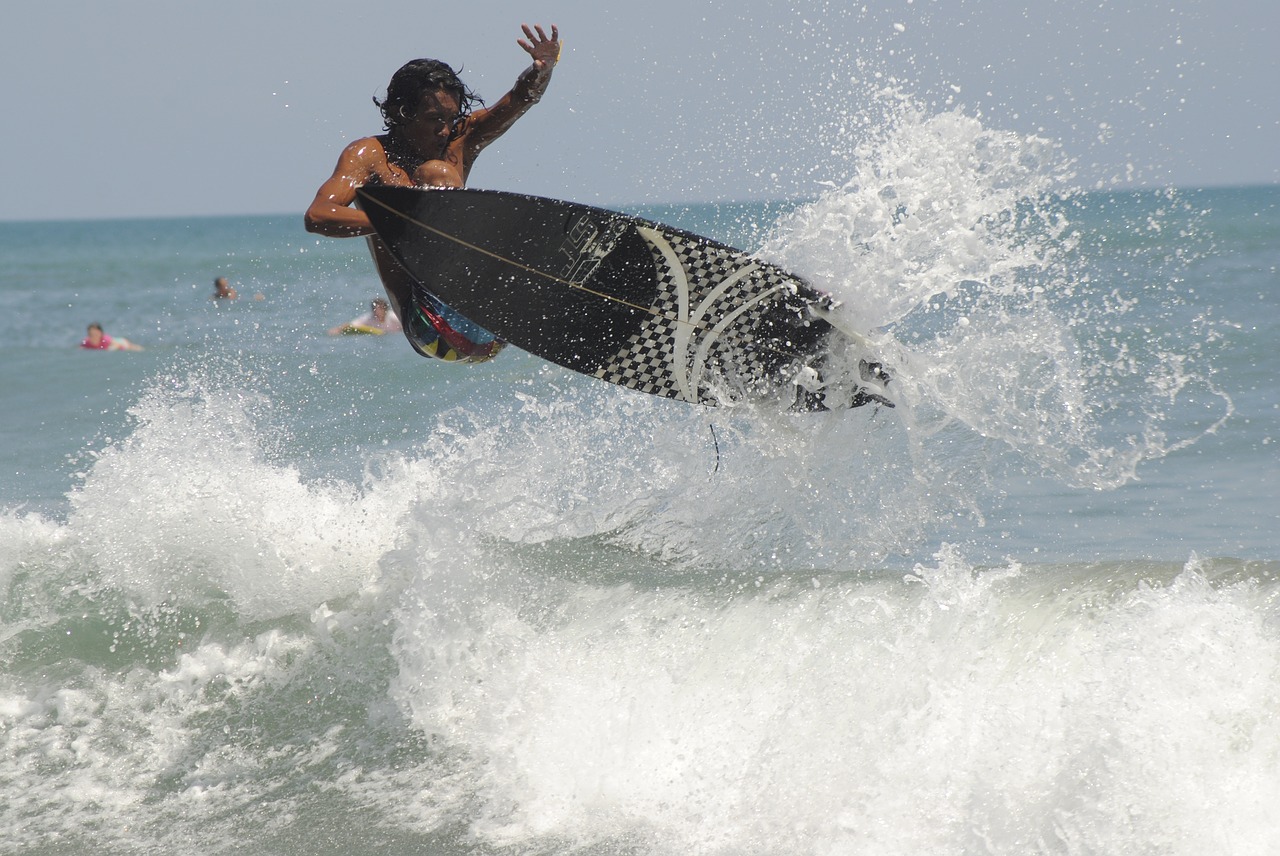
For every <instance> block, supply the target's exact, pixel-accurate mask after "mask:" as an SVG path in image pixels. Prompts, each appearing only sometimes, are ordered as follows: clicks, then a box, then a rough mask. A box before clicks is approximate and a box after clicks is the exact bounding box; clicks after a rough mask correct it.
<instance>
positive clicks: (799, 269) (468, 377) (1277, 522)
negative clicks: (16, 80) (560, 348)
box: [0, 114, 1280, 856]
mask: <svg viewBox="0 0 1280 856" xmlns="http://www.w3.org/2000/svg"><path fill="white" fill-rule="evenodd" d="M867 146H868V147H867V148H866V149H865V150H863V151H861V152H859V153H858V155H859V156H858V157H857V158H856V159H855V160H854V161H853V163H854V164H855V165H854V167H852V168H851V169H850V170H849V171H848V174H847V175H844V176H841V178H840V180H839V181H833V182H831V183H830V184H829V185H827V186H824V187H822V188H819V189H818V190H817V192H815V195H814V196H813V197H812V198H809V199H804V200H776V201H772V202H740V203H723V204H699V205H684V204H670V205H667V204H646V205H635V206H622V205H618V206H614V207H618V208H624V209H625V210H628V211H629V212H631V213H636V214H640V215H644V216H648V217H652V218H655V219H659V220H662V221H664V222H668V223H671V224H673V225H676V226H680V227H684V228H687V229H690V230H693V231H695V232H699V233H702V234H707V235H710V236H712V237H715V238H719V239H721V240H724V241H727V242H729V243H733V244H735V245H738V246H742V247H744V248H747V249H751V250H753V251H758V252H759V253H760V254H761V255H762V256H763V257H765V258H768V259H770V260H772V261H775V262H777V263H779V264H781V265H783V266H784V267H786V268H788V269H790V270H793V271H794V272H796V273H798V274H801V275H803V276H805V277H806V278H808V279H809V280H810V281H811V282H813V283H814V284H815V285H817V286H818V287H820V288H823V289H824V290H827V291H830V292H831V293H833V294H834V295H835V296H836V297H838V298H839V299H840V300H841V301H843V302H842V305H841V307H840V310H839V311H840V312H842V313H844V316H845V320H846V322H847V323H849V324H851V325H854V326H857V327H858V328H859V329H861V330H863V331H865V332H866V334H867V335H868V336H869V337H870V338H871V339H872V341H873V342H875V343H876V346H877V347H878V348H880V349H881V352H882V353H883V356H884V359H885V361H886V363H887V364H889V365H890V366H892V368H893V372H894V375H895V377H894V380H893V383H892V384H891V389H892V390H894V395H895V398H896V400H897V403H898V406H897V407H896V408H895V409H892V410H890V409H887V408H879V409H876V408H870V407H866V408H860V409H858V410H853V411H843V412H834V413H823V414H804V415H800V414H788V413H785V412H781V411H779V410H777V409H773V408H769V407H755V406H744V407H735V408H718V409H705V408H698V407H693V406H688V405H684V404H680V403H676V402H671V401H665V400H660V399H657V398H653V397H649V396H645V395H641V394H639V393H634V392H630V391H627V390H623V389H619V388H616V387H612V386H609V385H606V384H603V383H599V382H597V381H593V380H590V379H587V378H584V377H581V376H578V375H574V374H572V373H570V372H567V371H565V370H562V369H559V368H557V367H555V366H551V365H548V364H546V363H543V362H541V361H539V360H538V359H536V358H534V357H532V356H530V355H528V354H526V353H523V352H520V351H518V350H516V349H514V348H509V349H508V350H507V351H506V352H504V353H503V354H502V355H501V357H500V358H499V359H497V360H494V361H493V362H490V363H487V364H483V365H477V366H466V367H463V366H456V365H449V364H445V363H441V362H437V361H430V360H425V359H422V358H420V357H418V356H416V355H415V354H414V353H413V352H412V350H411V349H410V348H409V346H408V345H407V344H406V343H405V342H404V341H403V339H401V338H400V337H398V336H383V337H371V336H342V337H330V336H327V335H326V330H327V329H328V328H329V327H331V326H334V325H336V324H339V323H341V322H343V321H346V320H348V319H349V318H352V317H354V316H356V315H358V314H360V313H361V312H363V311H364V309H365V308H366V306H367V304H368V301H369V300H370V298H372V297H374V296H376V295H377V294H378V293H379V290H380V287H379V285H378V282H377V279H376V276H375V274H374V272H373V269H372V265H371V263H370V262H369V260H368V257H367V253H366V250H365V247H364V244H363V242H361V241H351V240H347V241H341V240H330V239H323V238H317V237H316V236H312V235H308V234H306V233H305V232H304V231H303V229H302V219H301V212H298V213H297V214H290V215H288V216H279V217H261V216H258V217H232V218H209V219H169V220H138V221H95V222H40V223H16V222H10V223H0V278H2V284H0V364H2V365H3V368H0V401H3V406H4V415H3V417H2V418H0V851H2V852H4V853H14V854H89V853H103V854H106V853H110V854H174V853H183V854H233V853H245V854H281V856H284V854H365V853H368V854H373V853H377V854H420V853H430V854H561V853H575V854H635V856H639V854H734V856H738V854H788V856H791V854H876V856H886V854H921V853H929V854H1031V853H1045V854H1109V856H1115V854H1148V853H1150V854H1157V853H1158V854H1196V856H1199V854H1205V853H1231V854H1236V856H1242V854H1259V856H1262V854H1274V853H1276V852H1280V814H1278V810H1277V806H1280V772H1278V771H1280V579H1278V575H1280V466H1278V463H1277V462H1278V456H1277V441H1280V421H1278V414H1280V372H1277V369H1276V365H1277V363H1276V359H1275V356H1274V352H1275V342H1276V341H1277V339H1278V338H1280V187H1242V188H1225V189H1190V188H1177V189H1148V190H1117V189H1106V188H1102V189H1098V188H1077V187H1075V186H1073V184H1072V179H1071V178H1070V175H1069V170H1068V169H1066V168H1064V166H1063V164H1062V161H1061V156H1060V154H1055V153H1054V152H1053V151H1052V150H1051V148H1052V147H1048V149H1047V148H1046V146H1045V145H1044V144H1043V141H1038V140H1035V139H1033V138H1023V137H1018V136H1014V135H1011V134H1007V133H1003V132H999V131H993V130H990V129H987V128H984V127H982V126H981V124H980V123H978V122H977V121H976V120H973V119H969V118H966V117H964V116H960V115H958V114H941V115H935V116H929V117H924V116H920V117H915V118H913V119H907V120H904V121H902V122H901V123H900V124H899V125H898V126H897V127H896V128H895V129H894V131H893V132H892V133H891V134H887V135H886V136H885V137H884V138H881V139H878V140H876V141H873V142H868V143H867ZM217 276H226V277H228V278H229V280H230V281H231V283H232V285H233V286H234V287H235V288H237V289H238V291H239V293H240V298H239V299H238V300H236V301H234V302H215V301H214V300H212V299H210V295H211V294H212V283H213V279H214V278H215V277H217ZM257 295H261V299H255V297H256V296H257ZM90 322H100V323H101V324H102V325H103V326H104V327H105V329H106V331H107V333H109V334H111V335H114V336H123V337H127V338H129V339H130V340H132V341H134V342H135V343H137V344H140V345H142V346H143V347H144V348H145V350H143V351H140V352H111V353H102V352H87V351H82V350H80V349H79V348H78V347H77V345H78V343H79V341H80V340H81V338H83V336H84V332H85V326H86V325H87V324H88V323H90Z"/></svg>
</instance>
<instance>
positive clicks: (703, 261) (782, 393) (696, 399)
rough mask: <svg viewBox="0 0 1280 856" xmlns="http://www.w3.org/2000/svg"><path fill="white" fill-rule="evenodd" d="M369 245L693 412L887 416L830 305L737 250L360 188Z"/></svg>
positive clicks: (556, 214)
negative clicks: (733, 408)
mask: <svg viewBox="0 0 1280 856" xmlns="http://www.w3.org/2000/svg"><path fill="white" fill-rule="evenodd" d="M357 202H358V204H359V206H360V208H361V209H362V210H363V211H365V213H366V214H368V215H369V219H370V220H371V221H372V222H373V226H374V228H375V230H376V231H377V235H378V238H379V239H380V240H381V241H382V242H383V244H385V245H386V247H387V249H388V250H389V251H390V252H391V254H392V256H394V257H395V259H396V260H397V261H398V262H399V263H400V264H401V265H402V266H403V267H404V268H405V269H406V270H407V271H408V272H409V273H410V275H411V276H413V277H414V278H415V279H416V280H417V281H418V282H419V283H421V284H422V286H423V287H425V288H426V289H427V290H428V291H430V292H431V293H432V294H434V295H435V296H436V297H438V298H439V299H440V300H441V301H443V302H444V303H446V304H448V305H449V306H450V307H451V308H453V309H454V310H456V311H458V312H459V313H461V314H462V315H465V316H466V317H467V318H469V319H471V320H472V321H474V322H475V323H477V324H479V325H481V326H482V327H485V328H486V329H488V330H490V331H491V332H493V333H494V334H495V335H497V336H499V337H500V338H502V339H504V340H506V341H508V342H510V343H511V344H513V345H516V346H517V347H519V348H522V349H524V350H526V351H529V352H530V353H532V354H535V355H537V356H539V357H542V358H543V359H546V360H550V361H551V362H554V363H557V364H559V365H561V366H564V367H566V368H569V369H573V370H574V371H577V372H581V373H583V374H586V375H589V376H591V377H595V378H599V379H600V380H604V381H608V382H609V383H614V384H618V385H620V386H624V387H628V388H630V389H635V390H639V391H641V392H646V393H649V394H652V395H658V396H663V397H666V398H674V399H677V400H680V401H687V402H691V403H696V404H703V405H717V404H721V405H723V404H730V403H736V402H740V401H747V400H760V399H772V400H779V401H781V402H783V403H784V404H787V405H789V406H792V407H793V408H795V409H801V410H822V409H836V408H841V407H854V406H858V405H860V404H866V403H872V402H874V403H881V404H886V405H889V406H892V404H891V403H890V402H889V400H888V399H887V398H885V397H884V389H883V386H884V383H886V382H887V379H888V378H887V375H886V374H884V372H883V371H882V370H881V369H880V368H879V366H878V363H876V362H875V358H874V355H872V354H869V353H866V352H865V349H864V348H863V345H862V343H861V341H860V340H859V339H858V338H857V337H856V334H852V333H851V332H850V333H849V334H846V333H844V332H842V331H840V330H838V329H836V328H835V327H833V326H832V325H831V323H830V322H829V321H828V320H827V319H826V316H827V313H828V312H829V310H830V308H831V300H830V298H828V297H827V296H826V295H824V294H821V293H820V292H818V291H816V290H815V289H813V288H812V287H810V286H809V285H808V284H807V283H805V282H804V281H803V280H801V279H800V278H798V277H795V276H793V275H791V274H789V273H787V272H786V271H783V270H781V269H779V268H777V267H775V266H773V265H770V264H767V263H765V262H762V261H760V260H759V259H756V258H753V257H751V256H750V255H748V254H746V253H744V252H742V251H741V250H737V249H734V248H733V247H729V246H726V245H724V244H721V243H718V242H716V241H712V240H710V239H708V238H704V237H702V236H699V235H695V234H692V233H690V232H686V231H683V230H680V229H675V228H672V227H670V226H665V225H663V224H660V223H655V222H652V221H649V220H644V219H641V218H637V217H632V216H629V215H626V214H621V213H619V212H616V211H609V210H605V209H601V208H594V207H591V206H587V205H579V204H577V203H573V202H565V201H561V200H556V199H546V198H543V197H537V196H526V195H522V194H515V193H506V192H502V191H493V190H461V189H451V188H407V187H380V186H374V187H364V188H360V189H359V191H358V192H357Z"/></svg>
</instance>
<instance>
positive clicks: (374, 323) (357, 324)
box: [329, 297, 404, 336]
mask: <svg viewBox="0 0 1280 856" xmlns="http://www.w3.org/2000/svg"><path fill="white" fill-rule="evenodd" d="M403 330H404V328H403V327H401V326H400V319H399V318H397V317H396V313H394V312H392V311H391V307H390V306H389V305H388V304H387V301H385V300H383V299H382V298H381V297H375V298H374V299H373V300H372V301H371V302H370V303H369V311H368V312H366V313H364V314H363V315H361V316H360V317H359V318H352V319H351V320H350V321H348V322H347V323H346V324H339V325H338V326H337V327H331V328H329V335H330V336H342V335H345V334H349V333H373V334H382V333H400V332H402V331H403Z"/></svg>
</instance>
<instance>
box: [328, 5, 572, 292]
mask: <svg viewBox="0 0 1280 856" xmlns="http://www.w3.org/2000/svg"><path fill="white" fill-rule="evenodd" d="M521 28H522V29H523V30H524V35H525V38H523V39H518V40H517V43H518V44H519V45H520V47H521V48H523V49H524V50H525V52H526V53H528V54H529V56H530V57H532V58H533V64H532V65H530V66H529V67H528V68H527V69H525V70H524V71H523V72H522V73H521V74H520V76H519V77H518V78H517V79H516V83H515V86H513V87H512V88H511V91H510V92H508V93H507V94H506V95H503V96H502V97H501V98H499V99H498V100H497V101H496V102H494V104H493V105H492V106H489V107H485V106H483V104H484V102H482V101H480V99H479V98H478V97H477V96H476V95H475V94H474V93H472V92H471V91H470V90H469V89H467V88H466V86H465V85H464V84H463V83H462V81H461V80H459V79H458V77H457V75H456V74H454V72H453V69H451V68H450V67H449V66H447V65H445V64H444V63H442V62H439V61H437V60H414V61H413V62H410V63H407V64H406V65H405V66H404V67H402V68H401V69H400V70H399V71H397V72H396V74H395V76H393V77H392V79H391V84H390V85H388V87H387V98H386V100H385V101H382V102H378V101H377V99H374V100H375V103H377V104H378V106H379V108H380V109H381V110H382V114H383V117H384V119H385V123H386V130H387V133H385V134H379V135H378V136H375V137H364V138H362V139H359V140H356V141H355V142H353V143H351V144H350V145H348V146H347V147H346V148H345V149H343V151H342V155H341V156H340V157H339V158H338V165H337V167H336V168H335V169H334V171H333V175H331V176H330V177H329V178H328V180H326V181H325V182H324V184H322V185H320V189H319V190H318V191H317V192H316V197H315V199H314V200H313V201H312V202H311V206H310V207H309V208H307V213H306V218H305V222H306V228H307V231H308V232H315V233H317V234H320V235H327V236H329V237H331V238H353V237H357V236H360V235H367V236H372V235H373V231H374V230H373V225H372V224H371V223H370V222H369V218H368V216H367V215H366V214H365V213H364V212H363V211H361V210H359V209H358V208H354V207H352V204H353V203H354V202H355V199H356V188H358V187H360V186H362V185H365V184H384V185H395V186H401V187H412V186H432V187H462V186H464V185H465V184H466V182H467V176H468V175H469V174H470V172H471V167H472V165H473V164H474V163H475V159H476V157H477V156H478V155H479V154H480V152H481V151H482V150H483V149H484V148H485V146H487V145H489V144H490V143H492V142H493V141H494V140H496V139H497V138H498V137H500V136H502V135H503V134H504V133H505V132H506V131H507V129H508V128H510V127H511V126H512V125H513V124H514V123H515V121H516V120H517V119H519V118H520V117H521V116H523V115H524V114H525V112H526V111H527V110H528V109H529V108H530V107H532V106H533V105H534V104H536V103H537V102H538V100H539V99H540V98H541V97H542V94H543V92H545V91H546V89H547V84H548V83H550V82H551V72H552V69H554V68H555V64H556V61H557V60H558V59H559V57H560V32H559V30H558V29H557V28H556V27H555V26H552V27H551V35H550V36H548V35H547V34H546V33H545V32H544V31H543V29H542V27H541V26H535V27H534V28H533V29H530V28H529V26H528V25H521ZM473 104H480V105H481V107H480V109H478V110H475V111H474V112H473V111H472V110H471V107H472V105H473ZM369 246H370V249H371V251H372V253H373V258H374V263H375V264H376V265H377V267H378V273H379V274H380V275H381V277H382V281H383V284H384V285H385V286H386V287H387V291H388V292H389V293H390V294H391V296H392V297H393V298H394V299H395V301H396V303H397V304H399V306H397V309H399V308H400V307H401V306H404V305H405V304H406V302H407V300H408V294H409V290H408V282H407V275H406V274H405V273H404V271H403V270H401V268H400V266H399V265H398V264H396V262H395V261H394V260H392V259H391V257H390V255H389V254H388V253H387V251H386V249H385V248H384V247H383V246H382V244H381V242H380V241H378V240H377V239H376V238H374V237H370V240H369Z"/></svg>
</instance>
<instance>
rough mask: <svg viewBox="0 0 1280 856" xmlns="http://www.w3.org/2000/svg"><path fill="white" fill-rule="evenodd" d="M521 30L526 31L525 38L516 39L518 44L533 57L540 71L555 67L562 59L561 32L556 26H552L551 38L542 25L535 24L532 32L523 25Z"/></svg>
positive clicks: (526, 25) (527, 26)
mask: <svg viewBox="0 0 1280 856" xmlns="http://www.w3.org/2000/svg"><path fill="white" fill-rule="evenodd" d="M520 29H522V30H524V35H525V38H523V39H516V44H518V45H520V47H522V48H524V50H525V53H527V54H529V56H531V57H533V64H534V66H536V67H537V69H538V71H542V70H544V69H548V68H550V67H551V66H554V65H555V64H556V60H558V59H560V30H559V29H557V28H556V25H555V24H552V25H551V35H550V37H548V36H547V34H546V32H545V31H544V30H543V29H542V25H540V24H535V25H534V28H533V29H532V30H531V29H529V25H528V24H521V25H520ZM535 31H536V32H535Z"/></svg>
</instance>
